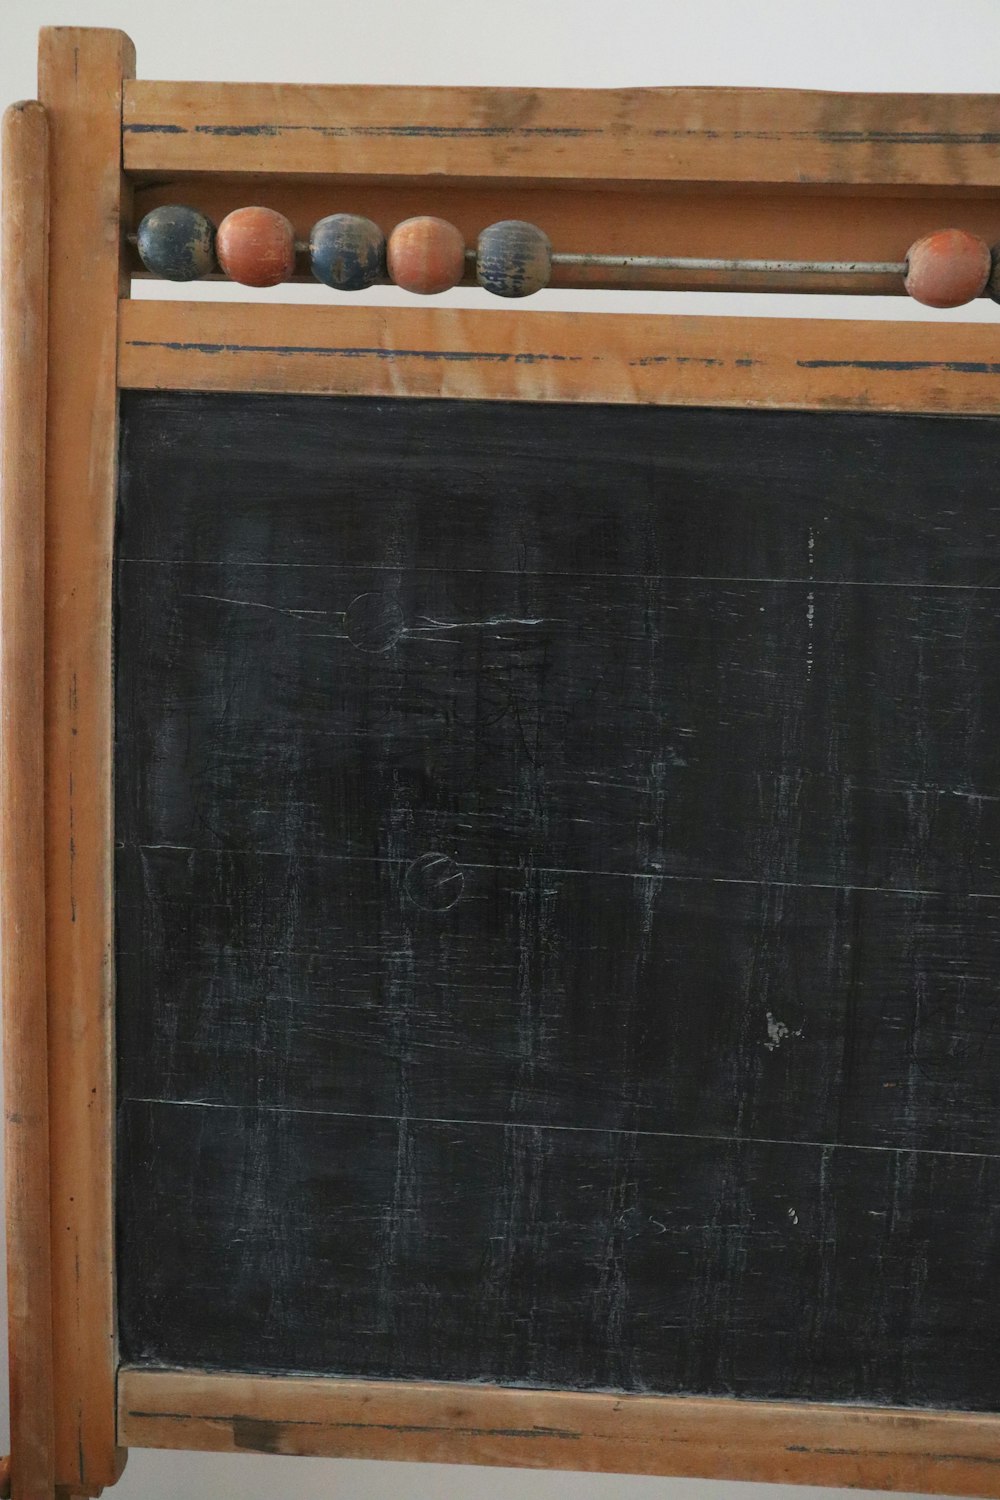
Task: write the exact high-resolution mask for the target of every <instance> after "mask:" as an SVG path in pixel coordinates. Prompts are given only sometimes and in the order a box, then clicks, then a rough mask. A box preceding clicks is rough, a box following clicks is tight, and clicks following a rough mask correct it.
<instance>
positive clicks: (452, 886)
mask: <svg viewBox="0 0 1000 1500" xmlns="http://www.w3.org/2000/svg"><path fill="white" fill-rule="evenodd" d="M464 886H465V876H464V874H463V873H462V867H461V865H458V864H456V863H455V861H454V860H453V859H450V858H449V857H448V855H447V854H421V856H420V858H419V859H415V860H414V861H413V863H412V865H410V867H409V869H408V870H407V872H406V875H405V876H404V878H403V889H404V890H405V892H406V894H407V896H408V897H409V899H410V900H411V901H412V902H413V904H414V906H419V907H422V908H423V910H424V911H447V910H448V908H449V907H450V906H454V905H455V902H456V901H457V900H458V899H459V897H460V896H461V894H462V890H463V888H464Z"/></svg>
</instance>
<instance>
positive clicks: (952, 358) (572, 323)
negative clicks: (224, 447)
mask: <svg viewBox="0 0 1000 1500" xmlns="http://www.w3.org/2000/svg"><path fill="white" fill-rule="evenodd" d="M119 379H120V381H121V384H122V385H123V386H125V387H132V388H136V389H146V390H150V389H152V390H155V389H173V390H204V391H225V390H229V391H272V392H282V391H304V392H310V393H314V394H327V395H344V396H356V395H382V396H393V395H395V396H431V397H451V398H455V399H459V400H461V399H481V400H491V399H493V400H512V401H613V402H640V403H653V404H660V405H667V406H671V405H680V406H698V405H708V406H761V407H788V408H802V409H809V408H812V409H818V408H838V407H839V408H843V409H845V410H846V409H858V410H868V409H873V410H881V411H926V412H965V413H980V414H986V413H990V412H996V411H998V410H1000V348H998V345H997V338H996V332H995V330H994V329H993V328H992V327H991V326H990V325H989V324H976V323H968V324H956V323H936V324H935V323H905V324H904V323H879V322H867V321H866V322H859V323H851V322H840V321H838V320H833V319H822V320H816V321H800V320H799V319H794V318H691V317H663V318H653V317H648V316H634V315H629V314H623V315H619V314H613V315H609V314H604V313H531V312H521V311H517V312H506V311H504V312H482V313H480V312H469V311H464V310H449V309H444V308H436V309H435V308H427V309H424V308H412V309H411V308H405V309H395V308H393V309H385V308H377V307H360V308H345V307H343V305H341V306H338V307H329V308H326V307H316V306H310V305H300V306H292V305H287V304H286V305H284V306H282V305H280V304H276V305H272V306H267V305H264V304H256V305H250V304H240V303H221V302H217V303H204V302H200V303H199V302H167V301H164V302H156V301H136V302H128V303H125V304H123V306H122V310H121V350H120V361H119Z"/></svg>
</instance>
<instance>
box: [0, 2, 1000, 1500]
mask: <svg viewBox="0 0 1000 1500" xmlns="http://www.w3.org/2000/svg"><path fill="white" fill-rule="evenodd" d="M41 25H77V26H119V27H121V28H122V29H123V30H125V31H127V32H128V33H129V34H130V35H131V37H132V39H133V40H134V42H135V43H136V48H137V52H138V72H139V74H140V76H144V77H151V78H178V79H181V78H213V79H220V80H223V79H244V80H250V79H254V80H282V81H285V82H308V83H415V84H421V83H422V84H493V85H505V84H508V85H510V84H513V85H531V86H539V87H545V86H548V87H556V86H560V85H562V86H577V87H594V88H599V87H620V86H642V85H647V86H648V85H657V84H660V85H662V84H675V85H682V84H742V85H757V86H770V87H797V88H821V89H872V90H888V91H927V92H948V91H954V92H973V93H975V92H982V93H991V92H997V91H998V90H1000V82H998V79H1000V73H998V64H1000V0H905V3H900V0H826V3H821V0H700V3H699V0H603V3H602V0H505V3H504V4H502V5H497V6H495V7H493V6H490V5H487V4H483V3H479V4H476V3H472V0H368V3H367V4H364V3H360V0H295V3H292V4H266V3H263V0H241V3H234V0H159V3H156V4H154V3H152V0H0V103H3V104H6V103H7V102H9V101H10V100H13V99H16V98H30V97H32V96H33V95H34V92H35V48H36V34H37V30H38V27H39V26H41ZM668 251H669V247H664V252H665V253H667V252H668ZM724 253H725V247H724V246H721V247H720V254H724ZM151 290H153V289H152V288H149V287H148V286H147V287H146V288H143V289H138V291H139V295H147V294H149V292H150V291H151ZM200 290H202V291H204V292H205V293H207V295H209V296H218V295H224V294H226V293H228V292H231V291H233V290H235V289H230V288H222V289H220V288H203V289H200ZM291 292H292V295H294V296H295V297H296V298H302V297H309V296H310V295H312V294H311V292H310V289H302V290H299V289H297V288H293V289H291ZM239 294H240V295H244V294H245V293H244V292H243V289H242V288H241V289H239ZM183 295H185V296H190V295H191V291H190V289H189V288H185V289H184V292H183ZM261 295H264V296H267V297H270V298H271V299H272V300H275V299H277V300H282V299H285V300H287V299H288V297H289V289H279V290H278V291H276V292H273V293H265V294H261ZM317 295H320V296H321V295H323V294H322V293H321V292H319V291H318V292H317ZM400 295H401V294H398V293H395V292H393V291H380V292H375V293H373V294H372V298H371V300H387V301H392V300H396V299H397V298H399V297H400ZM480 295H481V294H478V293H476V292H470V291H462V292H455V293H451V294H449V299H448V300H449V301H452V302H453V303H456V304H461V303H468V302H470V301H471V302H476V303H477V304H478V305H481V304H480V303H479V297H480ZM535 305H537V306H543V305H551V306H558V307H563V308H567V307H581V308H583V307H589V308H593V309H595V310H596V309H608V308H616V309H617V308H626V307H627V308H629V309H630V310H642V311H654V310H663V311H666V310H679V309H681V308H683V309H684V310H685V311H694V312H707V311H713V312H719V311H725V312H730V313H736V314H748V313H753V314H761V313H768V314H775V315H778V316H781V315H788V314H796V315H799V316H801V315H802V314H803V313H808V314H810V315H813V316H845V315H848V316H863V317H900V318H909V317H914V316H918V317H919V316H925V315H926V313H925V310H924V309H920V308H917V307H916V306H914V305H913V304H912V303H910V302H909V301H908V299H894V298H858V299H856V300H854V301H851V302H850V303H849V304H848V305H847V306H845V302H844V300H843V299H839V298H834V297H811V298H799V297H788V298H784V299H776V298H771V297H763V296H760V297H753V296H735V295H734V296H714V297H713V296H711V295H709V294H705V295H700V296H687V297H682V296H680V295H676V294H648V295H647V294H629V293H616V294H611V293H604V294H602V293H582V292H581V293H561V294H559V293H548V294H545V297H544V298H538V299H536V303H535ZM935 316H938V317H941V316H946V317H956V318H959V319H964V320H966V321H968V320H971V319H973V318H975V319H977V320H979V319H983V320H986V321H1000V308H995V307H993V306H992V304H989V303H978V304H976V306H975V307H974V308H973V309H971V310H970V309H960V310H958V311H957V312H956V313H952V314H935ZM998 347H1000V341H998ZM2 1378H3V1379H4V1381H5V1372H4V1376H3V1377H2ZM0 1397H2V1400H0V1413H2V1420H3V1421H4V1423H5V1421H6V1391H5V1388H4V1390H3V1392H2V1393H0ZM5 1443H6V1433H5V1432H0V1448H2V1447H3V1444H5ZM112 1493H113V1494H114V1495H116V1496H117V1497H120V1500H176V1497H181V1496H183V1497H184V1500H275V1497H277V1496H281V1497H284V1500H314V1497H316V1500H318V1497H320V1496H323V1497H324V1500H332V1497H340V1496H343V1497H348V1496H350V1497H351V1500H400V1497H403V1496H405V1497H406V1500H459V1497H461V1500H501V1497H503V1500H568V1497H570V1496H572V1497H573V1500H610V1497H611V1496H615V1497H616V1500H709V1496H713V1497H718V1500H782V1497H784V1500H792V1496H793V1495H794V1494H795V1493H796V1492H794V1491H791V1490H788V1489H786V1488H783V1487H779V1486H770V1485H731V1484H717V1483H707V1482H700V1481H695V1480H669V1479H663V1480H657V1479H622V1478H617V1477H606V1476H599V1475H577V1474H530V1473H524V1472H518V1471H513V1470H489V1469H468V1468H444V1467H438V1466H435V1465H412V1466H411V1465H403V1464H395V1463H392V1464H376V1463H358V1462H346V1461H344V1462H332V1461H327V1460H320V1459H283V1458H261V1457H257V1456H249V1455H248V1456H237V1457H230V1456H221V1455H211V1456H205V1455H196V1454H170V1453H152V1452H149V1453H147V1452H142V1451H136V1452H134V1453H132V1455H131V1456H130V1459H129V1464H128V1468H127V1469H126V1472H125V1476H124V1478H123V1479H122V1481H121V1483H120V1484H119V1485H118V1486H117V1488H116V1490H115V1491H113V1492H112ZM808 1493H809V1494H810V1495H814V1496H816V1497H817V1500H819V1497H821V1496H833V1495H835V1494H838V1493H840V1492H838V1491H833V1490H812V1491H810V1492H808ZM845 1493H846V1492H845ZM851 1493H853V1494H855V1495H857V1494H858V1491H852V1492H851Z"/></svg>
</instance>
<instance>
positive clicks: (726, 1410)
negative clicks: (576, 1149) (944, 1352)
mask: <svg viewBox="0 0 1000 1500" xmlns="http://www.w3.org/2000/svg"><path fill="white" fill-rule="evenodd" d="M119 1409H120V1413H121V1417H120V1420H121V1427H122V1434H123V1437H124V1439H125V1440H126V1441H127V1442H130V1443H131V1444H133V1445H134V1446H136V1447H157V1448H178V1447H188V1448H199V1449H202V1450H205V1451H209V1452H218V1451H221V1452H230V1453H233V1452H235V1453H241V1452H243V1453H245V1452H257V1453H300V1454H320V1455H324V1456H327V1457H334V1458H396V1459H411V1460H412V1459H420V1460H424V1461H426V1462H432V1463H480V1464H482V1463H493V1464H502V1465H508V1466H511V1467H522V1468H565V1469H581V1470H589V1471H591V1472H601V1471H603V1472H610V1473H641V1474H674V1475H687V1476H691V1477H694V1478H709V1479H745V1480H757V1481H759V1482H763V1483H768V1482H772V1483H773V1482H775V1481H778V1482H782V1481H783V1482H786V1483H790V1484H825V1485H845V1486H847V1487H849V1488H862V1489H867V1488H871V1487H875V1488H878V1489H891V1490H910V1491H925V1492H928V1493H933V1494H940V1495H982V1496H990V1497H995V1496H996V1495H997V1494H1000V1482H998V1476H997V1472H996V1471H997V1466H998V1458H997V1419H996V1418H995V1417H972V1416H966V1415H960V1414H957V1413H953V1412H926V1413H923V1414H921V1415H919V1416H915V1415H914V1414H913V1413H910V1412H901V1411H888V1410H870V1409H869V1410H865V1409H863V1408H862V1409H850V1408H844V1407H823V1406H815V1407H809V1408H806V1407H802V1406H791V1405H787V1404H781V1403H763V1402H750V1401H740V1402H735V1401H704V1400H694V1399H669V1398H667V1399H663V1398H650V1397H642V1396H631V1397H619V1396H608V1395H578V1394H571V1393H569V1392H553V1391H523V1390H522V1391H517V1390H497V1389H490V1388H488V1387H487V1388H484V1387H482V1386H453V1387H450V1388H448V1389H443V1388H442V1387H441V1386H434V1385H422V1384H418V1383H413V1384H409V1385H399V1384H396V1385H389V1384H381V1383H378V1382H375V1381H343V1380H336V1381H329V1380H326V1381H319V1380H307V1379H295V1378H283V1379H282V1378H270V1379H269V1378H266V1377H259V1376H258V1377H255V1376H252V1375H233V1374H228V1375H214V1374H209V1373H204V1372H200V1371H174V1370H156V1371H154V1370H135V1369H128V1368H126V1369H123V1370H122V1372H121V1376H120V1379H119Z"/></svg>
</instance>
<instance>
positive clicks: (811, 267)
mask: <svg viewBox="0 0 1000 1500" xmlns="http://www.w3.org/2000/svg"><path fill="white" fill-rule="evenodd" d="M468 255H469V258H470V259H472V260H475V258H476V252H475V251H474V250H470V251H469V252H468ZM552 264H553V265H554V266H607V267H608V268H609V269H612V270H618V269H622V270H630V271H759V272H761V273H762V274H764V275H767V274H768V273H769V272H770V273H783V274H785V275H814V274H815V275H821V276H850V275H857V276H905V275H906V261H905V260H718V259H711V258H707V257H705V256H702V255H584V254H580V255H577V254H571V253H569V252H568V251H559V250H553V252H552Z"/></svg>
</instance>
